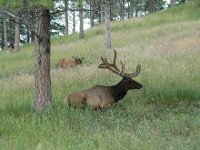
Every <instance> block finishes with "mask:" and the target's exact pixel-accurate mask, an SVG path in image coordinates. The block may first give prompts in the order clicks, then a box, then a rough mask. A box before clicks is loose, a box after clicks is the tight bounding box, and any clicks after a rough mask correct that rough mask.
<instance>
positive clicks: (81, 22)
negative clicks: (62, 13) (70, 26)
mask: <svg viewBox="0 0 200 150" xmlns="http://www.w3.org/2000/svg"><path fill="white" fill-rule="evenodd" d="M79 20H80V32H79V39H84V27H83V4H80V5H79Z"/></svg>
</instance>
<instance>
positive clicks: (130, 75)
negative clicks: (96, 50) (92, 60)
mask: <svg viewBox="0 0 200 150" xmlns="http://www.w3.org/2000/svg"><path fill="white" fill-rule="evenodd" d="M116 57H117V53H116V50H114V59H113V63H112V64H111V63H108V61H107V59H106V58H103V57H101V60H102V63H101V64H100V65H99V66H98V68H102V69H108V70H110V71H111V72H113V73H116V74H118V75H120V76H121V77H125V78H133V77H136V76H137V75H139V74H140V71H141V65H137V67H136V71H135V72H134V73H125V72H124V70H125V65H124V64H123V63H122V61H120V63H121V66H122V69H121V71H120V69H119V68H118V67H117V66H116Z"/></svg>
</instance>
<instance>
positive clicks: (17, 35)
mask: <svg viewBox="0 0 200 150" xmlns="http://www.w3.org/2000/svg"><path fill="white" fill-rule="evenodd" d="M19 43H20V23H19V19H18V18H15V44H14V49H15V51H20V47H19Z"/></svg>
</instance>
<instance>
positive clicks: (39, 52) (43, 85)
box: [35, 9, 51, 112]
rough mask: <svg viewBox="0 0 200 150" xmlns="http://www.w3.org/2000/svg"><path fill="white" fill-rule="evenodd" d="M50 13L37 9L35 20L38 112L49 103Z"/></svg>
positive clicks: (46, 10)
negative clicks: (37, 14) (37, 13)
mask: <svg viewBox="0 0 200 150" xmlns="http://www.w3.org/2000/svg"><path fill="white" fill-rule="evenodd" d="M49 28H50V13H49V10H48V9H42V10H39V17H38V19H37V22H36V47H35V57H36V60H35V111H36V112H39V111H41V110H44V109H46V108H47V107H48V106H49V105H51V78H50V32H49Z"/></svg>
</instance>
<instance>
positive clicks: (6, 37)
mask: <svg viewBox="0 0 200 150" xmlns="http://www.w3.org/2000/svg"><path fill="white" fill-rule="evenodd" d="M3 38H4V49H8V35H7V23H6V18H3Z"/></svg>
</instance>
